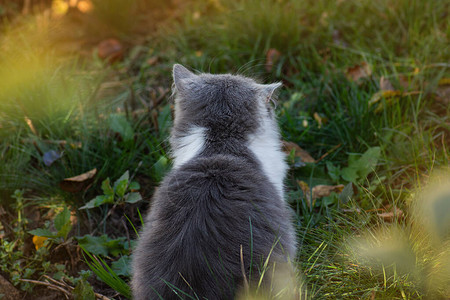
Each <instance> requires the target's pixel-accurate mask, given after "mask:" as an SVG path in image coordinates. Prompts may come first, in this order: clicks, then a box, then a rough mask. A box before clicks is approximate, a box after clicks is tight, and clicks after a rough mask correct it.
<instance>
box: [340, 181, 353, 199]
mask: <svg viewBox="0 0 450 300" xmlns="http://www.w3.org/2000/svg"><path fill="white" fill-rule="evenodd" d="M353 194H354V192H353V183H351V182H350V183H348V184H347V185H346V186H345V187H344V189H343V190H342V192H341V193H340V194H339V200H340V201H341V202H342V203H344V204H345V203H347V202H348V201H349V200H350V199H351V198H352V197H353Z"/></svg>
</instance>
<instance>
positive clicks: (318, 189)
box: [312, 184, 345, 202]
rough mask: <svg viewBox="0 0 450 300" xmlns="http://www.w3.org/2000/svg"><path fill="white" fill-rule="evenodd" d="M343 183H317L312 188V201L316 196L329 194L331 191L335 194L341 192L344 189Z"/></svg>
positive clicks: (320, 196)
mask: <svg viewBox="0 0 450 300" xmlns="http://www.w3.org/2000/svg"><path fill="white" fill-rule="evenodd" d="M344 187H345V186H344V185H343V184H339V185H323V184H319V185H316V186H315V187H313V188H312V201H313V202H314V201H315V200H316V199H317V198H322V197H327V196H330V195H331V193H332V192H335V193H337V194H339V193H341V192H342V190H343V189H344Z"/></svg>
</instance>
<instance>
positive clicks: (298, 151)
mask: <svg viewBox="0 0 450 300" xmlns="http://www.w3.org/2000/svg"><path fill="white" fill-rule="evenodd" d="M283 149H284V152H285V153H287V154H289V153H291V151H292V149H294V150H295V156H297V157H300V159H301V160H302V162H305V163H314V162H316V160H315V159H314V158H312V156H311V155H309V153H308V152H306V151H305V150H303V149H302V148H301V147H300V146H299V145H297V144H296V143H293V142H288V141H283Z"/></svg>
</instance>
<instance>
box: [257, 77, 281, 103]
mask: <svg viewBox="0 0 450 300" xmlns="http://www.w3.org/2000/svg"><path fill="white" fill-rule="evenodd" d="M282 85H283V84H282V83H281V82H276V83H271V84H261V87H262V89H263V94H264V98H265V99H266V102H269V101H270V99H271V98H272V95H273V93H274V92H275V91H276V90H277V89H278V88H279V87H280V86H282Z"/></svg>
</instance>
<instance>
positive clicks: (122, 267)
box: [111, 255, 131, 277]
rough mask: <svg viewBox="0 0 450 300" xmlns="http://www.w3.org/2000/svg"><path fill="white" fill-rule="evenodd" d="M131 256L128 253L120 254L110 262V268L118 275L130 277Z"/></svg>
mask: <svg viewBox="0 0 450 300" xmlns="http://www.w3.org/2000/svg"><path fill="white" fill-rule="evenodd" d="M130 266H131V258H130V257H129V256H128V255H124V256H122V257H121V258H120V259H118V260H117V261H114V262H113V263H112V264H111V269H112V270H113V271H114V273H116V274H117V275H119V276H125V277H130V276H131V274H130Z"/></svg>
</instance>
